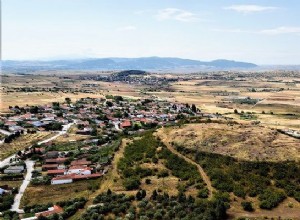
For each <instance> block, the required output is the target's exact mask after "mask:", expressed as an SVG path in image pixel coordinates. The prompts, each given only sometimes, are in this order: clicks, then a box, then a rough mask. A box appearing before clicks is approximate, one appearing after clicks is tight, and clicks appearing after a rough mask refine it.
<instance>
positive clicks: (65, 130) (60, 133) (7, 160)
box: [0, 123, 74, 168]
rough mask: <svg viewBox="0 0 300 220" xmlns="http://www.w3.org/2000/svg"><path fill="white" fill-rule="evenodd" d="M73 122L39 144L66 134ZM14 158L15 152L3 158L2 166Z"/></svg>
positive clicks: (0, 163)
mask: <svg viewBox="0 0 300 220" xmlns="http://www.w3.org/2000/svg"><path fill="white" fill-rule="evenodd" d="M73 124H74V123H69V124H67V125H64V126H63V129H62V130H61V131H59V132H58V133H57V134H56V135H54V136H53V137H51V138H48V139H46V140H43V141H40V142H38V143H37V144H38V145H41V144H44V143H47V142H49V141H52V140H54V139H56V138H57V137H59V136H61V135H63V134H66V133H67V131H68V129H69V128H70V127H71V126H72V125H73ZM13 158H15V154H14V155H12V156H10V157H8V158H6V159H4V160H2V161H1V160H0V168H1V167H4V166H7V165H9V161H10V159H13Z"/></svg>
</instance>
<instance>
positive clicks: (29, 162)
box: [0, 123, 74, 213]
mask: <svg viewBox="0 0 300 220" xmlns="http://www.w3.org/2000/svg"><path fill="white" fill-rule="evenodd" d="M73 124H74V123H69V124H67V125H64V126H63V129H62V130H61V131H59V132H58V133H57V134H56V135H54V136H53V137H51V138H48V139H46V140H43V141H40V142H38V143H37V144H38V145H41V144H44V143H47V142H49V141H52V140H54V139H55V138H57V137H59V136H61V135H64V134H66V133H67V131H68V129H69V128H70V127H71V126H72V125H73ZM14 156H15V155H13V156H11V157H8V158H6V159H5V160H3V161H1V162H0V167H1V165H2V164H4V165H5V164H7V165H8V164H9V160H10V158H13V157H14ZM25 163H26V167H27V173H26V176H25V178H24V180H23V183H22V185H21V187H20V189H19V192H18V194H17V195H16V196H15V200H14V204H13V205H12V207H11V211H15V212H18V213H24V211H23V210H22V209H20V208H19V207H20V202H21V199H22V196H23V193H24V192H25V190H26V188H27V186H28V185H29V183H30V181H31V178H32V171H33V170H34V164H35V162H34V161H32V160H26V161H25Z"/></svg>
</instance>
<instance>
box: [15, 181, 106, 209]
mask: <svg viewBox="0 0 300 220" xmlns="http://www.w3.org/2000/svg"><path fill="white" fill-rule="evenodd" d="M100 181H101V180H100V179H97V180H84V181H78V182H74V183H70V184H62V185H41V186H29V187H27V189H26V191H25V193H24V196H23V197H22V201H21V207H24V206H25V205H34V204H47V203H49V202H53V203H55V202H59V201H65V200H71V199H74V198H79V197H86V198H88V197H89V196H90V195H91V194H92V191H91V190H89V189H88V188H89V186H92V185H99V184H100Z"/></svg>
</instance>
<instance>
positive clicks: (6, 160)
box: [0, 155, 15, 167]
mask: <svg viewBox="0 0 300 220" xmlns="http://www.w3.org/2000/svg"><path fill="white" fill-rule="evenodd" d="M13 158H15V155H12V156H10V157H8V158H5V159H4V160H2V161H0V167H4V166H7V165H9V162H10V159H13Z"/></svg>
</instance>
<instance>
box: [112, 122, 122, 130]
mask: <svg viewBox="0 0 300 220" xmlns="http://www.w3.org/2000/svg"><path fill="white" fill-rule="evenodd" d="M114 125H115V128H116V130H117V131H121V129H120V127H119V123H118V122H114Z"/></svg>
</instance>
